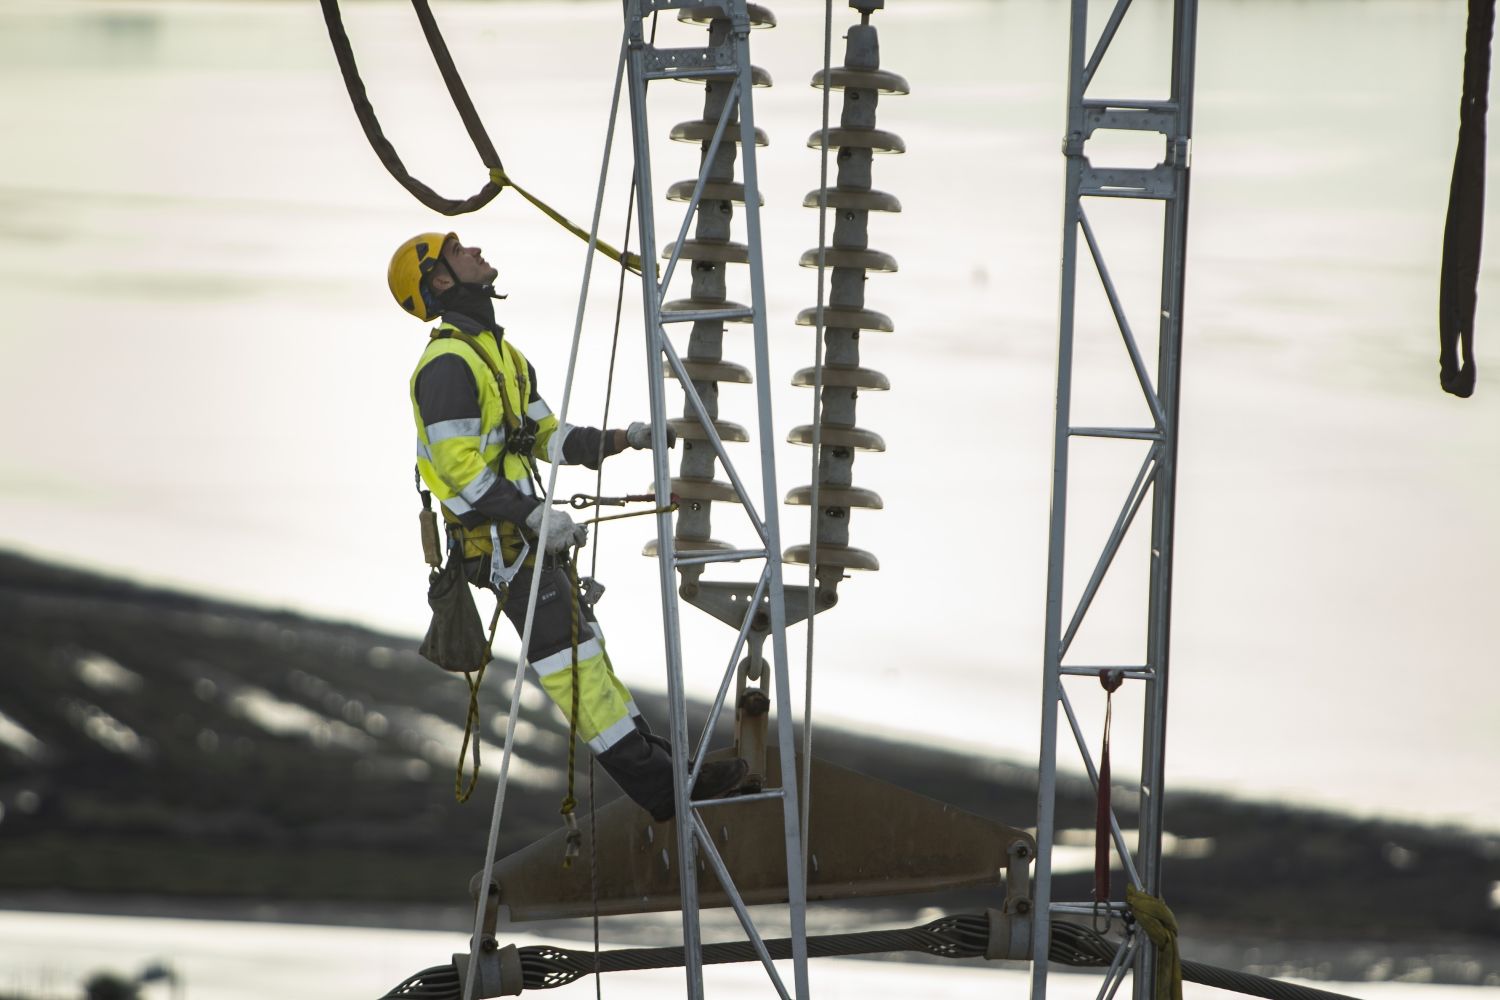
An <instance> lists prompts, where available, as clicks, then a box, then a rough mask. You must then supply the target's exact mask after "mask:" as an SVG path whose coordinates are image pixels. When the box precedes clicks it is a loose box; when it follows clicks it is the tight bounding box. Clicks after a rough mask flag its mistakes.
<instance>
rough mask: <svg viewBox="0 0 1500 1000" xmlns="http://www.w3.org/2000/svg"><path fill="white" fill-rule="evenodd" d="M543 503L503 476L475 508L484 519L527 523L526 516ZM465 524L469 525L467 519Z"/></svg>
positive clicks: (486, 492) (487, 491)
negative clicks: (517, 487)
mask: <svg viewBox="0 0 1500 1000" xmlns="http://www.w3.org/2000/svg"><path fill="white" fill-rule="evenodd" d="M541 503H542V501H541V499H540V498H539V497H532V496H527V495H526V494H525V493H522V492H521V491H520V490H518V489H516V487H515V484H514V483H512V482H511V481H510V480H509V479H505V478H503V477H501V478H497V479H496V480H495V484H494V485H493V486H491V487H490V488H489V489H488V490H486V491H485V493H484V496H482V497H480V498H479V500H478V501H477V502H476V503H475V504H474V510H475V511H478V512H479V514H481V515H482V519H484V520H490V521H510V522H512V523H514V524H525V523H526V516H527V515H528V514H530V513H531V512H532V511H533V510H535V509H536V508H537V507H539V506H540V505H541ZM465 524H466V525H467V524H468V522H467V521H465ZM470 527H472V525H470Z"/></svg>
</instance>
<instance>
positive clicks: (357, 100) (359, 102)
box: [319, 0, 641, 273]
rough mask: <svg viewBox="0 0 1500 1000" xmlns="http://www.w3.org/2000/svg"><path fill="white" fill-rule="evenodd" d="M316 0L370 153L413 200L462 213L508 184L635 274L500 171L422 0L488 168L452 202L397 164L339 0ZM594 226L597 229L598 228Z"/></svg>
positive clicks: (628, 259) (448, 79)
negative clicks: (480, 182)
mask: <svg viewBox="0 0 1500 1000" xmlns="http://www.w3.org/2000/svg"><path fill="white" fill-rule="evenodd" d="M319 2H320V4H321V5H322V8H323V22H324V24H325V25H326V26H327V28H328V39H329V41H330V42H332V43H333V54H334V58H335V59H337V60H338V64H339V73H340V74H341V75H342V76H343V78H344V89H345V90H347V91H348V93H349V101H350V103H351V104H353V106H354V114H355V117H356V118H358V119H359V124H360V128H361V129H363V131H364V133H365V139H366V140H367V141H368V142H369V143H370V148H371V149H373V150H374V151H375V155H376V156H377V157H379V159H380V162H381V164H382V165H383V166H384V167H385V169H386V171H387V172H388V173H389V174H390V175H391V176H392V177H393V178H395V180H396V182H397V183H399V184H400V185H401V186H402V187H404V188H406V190H407V191H409V192H410V193H411V194H412V195H413V196H414V197H415V198H416V199H417V200H418V201H420V202H421V203H422V204H423V205H425V206H427V207H428V208H430V209H432V210H433V211H434V212H439V213H441V214H443V215H450V216H451V215H465V214H467V213H469V212H474V211H478V210H479V209H481V208H483V207H484V206H485V205H488V204H489V203H490V202H491V201H493V200H494V199H495V196H496V195H498V194H499V193H500V192H501V191H503V190H505V189H506V188H507V187H510V188H514V189H515V190H516V193H517V194H519V195H520V196H521V197H522V198H525V199H526V200H527V201H528V202H530V203H531V204H532V205H535V206H536V207H537V208H539V209H541V211H542V212H543V213H544V214H545V215H546V216H547V217H548V218H549V219H551V220H552V221H554V222H556V223H557V224H558V225H560V226H562V227H563V228H564V229H566V230H567V231H568V232H570V233H572V234H573V235H574V236H577V237H578V238H580V239H583V240H587V241H588V243H589V246H590V248H597V249H598V250H599V251H601V252H602V253H604V254H605V255H606V256H608V257H609V258H610V259H611V260H615V261H619V262H621V263H623V264H624V265H625V266H626V267H628V268H630V269H632V270H634V271H635V272H637V273H639V272H640V268H641V259H640V257H638V256H634V255H631V256H622V255H621V253H620V251H618V250H616V249H615V248H614V247H612V246H610V245H609V244H608V243H604V242H602V241H600V240H598V239H597V238H595V237H594V236H593V234H591V233H590V232H589V231H588V230H585V229H583V228H582V227H580V226H578V225H577V224H575V223H573V222H571V221H569V219H568V218H567V217H566V216H564V215H563V214H562V213H561V212H559V211H557V209H555V208H553V207H552V206H551V205H548V204H547V203H546V202H544V201H542V200H541V199H540V198H538V197H536V195H534V194H532V193H531V192H530V191H527V190H526V189H525V188H523V187H521V185H519V184H517V183H516V182H515V180H514V179H513V178H511V177H510V175H509V174H507V173H506V172H505V166H504V165H503V164H502V163H501V162H500V154H499V153H498V152H496V150H495V145H494V143H492V142H491V141H490V137H489V133H488V132H486V131H485V128H484V123H483V122H481V121H480V120H479V113H478V112H477V111H476V110H475V109H474V102H473V101H472V100H471V99H470V98H469V91H468V88H467V87H465V86H464V82H463V78H462V77H461V76H459V73H458V68H457V67H456V66H455V65H454V62H453V55H452V53H450V52H449V51H448V44H447V42H445V41H444V40H443V34H442V32H441V31H440V30H439V29H438V24H437V19H436V18H434V17H433V16H432V8H431V7H430V6H429V5H428V2H427V0H412V8H413V9H414V10H415V11H416V13H417V20H418V21H419V22H420V23H421V25H422V34H423V35H424V36H426V39H427V47H428V49H429V50H430V51H431V52H432V58H433V60H434V61H435V62H436V63H437V67H438V72H439V73H441V74H442V77H443V83H444V85H445V86H446V87H447V88H448V95H449V97H451V98H452V100H453V106H454V109H455V110H456V111H457V112H458V116H459V118H460V119H461V120H462V121H463V124H464V130H465V131H467V132H468V134H469V141H470V142H472V143H473V144H474V151H475V152H477V153H478V154H479V159H480V161H481V162H482V163H483V164H484V166H485V168H486V169H487V170H488V171H489V180H488V181H486V182H485V184H484V186H483V187H481V188H480V189H479V190H478V191H477V192H476V193H474V194H473V195H471V196H469V197H468V198H464V199H462V200H457V199H452V198H444V197H443V196H442V195H440V194H438V193H437V192H436V191H434V190H433V189H432V188H430V187H428V186H427V185H426V184H423V183H422V182H421V181H419V180H417V179H416V178H415V177H413V176H412V175H411V173H410V172H409V171H407V169H406V166H405V165H404V164H403V163H402V162H401V157H400V155H399V154H398V153H397V152H396V148H395V147H394V146H392V145H391V142H390V140H389V139H387V138H386V137H385V133H384V132H383V131H382V130H381V127H380V119H379V118H377V117H376V115H375V107H374V105H372V104H371V103H370V98H369V95H368V94H367V93H366V92H365V85H364V81H363V80H361V79H360V76H359V67H358V65H357V64H356V63H355V61H354V48H353V46H352V45H350V43H349V35H348V33H347V32H346V31H345V30H344V20H343V16H342V15H341V14H340V12H339V0H319ZM595 228H596V230H597V226H596V227H595ZM590 253H592V249H591V250H590Z"/></svg>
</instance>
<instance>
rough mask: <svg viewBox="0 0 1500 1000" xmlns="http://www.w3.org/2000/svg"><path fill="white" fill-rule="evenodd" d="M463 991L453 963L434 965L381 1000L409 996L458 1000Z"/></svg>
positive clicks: (411, 998) (412, 998)
mask: <svg viewBox="0 0 1500 1000" xmlns="http://www.w3.org/2000/svg"><path fill="white" fill-rule="evenodd" d="M462 993H463V983H461V982H459V978H458V970H457V969H455V968H454V967H453V964H452V963H449V964H448V965H434V966H433V967H432V968H430V969H423V970H422V971H421V972H419V973H417V974H416V975H414V976H411V977H409V978H407V979H405V980H403V981H402V983H401V984H400V985H399V986H397V987H396V988H395V989H393V990H391V991H390V992H389V993H387V994H386V995H385V996H383V997H381V998H380V1000H393V998H396V997H407V998H409V1000H458V998H459V997H460V996H461V995H462Z"/></svg>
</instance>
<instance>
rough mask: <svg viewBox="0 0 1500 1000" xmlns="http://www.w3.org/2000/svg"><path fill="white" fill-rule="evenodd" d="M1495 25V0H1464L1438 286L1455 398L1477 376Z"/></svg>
mask: <svg viewBox="0 0 1500 1000" xmlns="http://www.w3.org/2000/svg"><path fill="white" fill-rule="evenodd" d="M1494 28H1495V0H1469V21H1468V28H1467V31H1466V32H1465V36H1464V84H1463V98H1462V99H1461V101H1460V103H1459V110H1458V150H1457V152H1456V153H1455V154H1454V157H1453V180H1452V182H1451V184H1450V185H1449V188H1448V218H1447V221H1446V223H1445V225H1444V227H1443V270H1442V277H1441V279H1440V281H1439V290H1438V365H1439V371H1438V378H1439V381H1440V382H1441V383H1442V386H1443V390H1444V391H1445V392H1450V393H1452V394H1453V395H1455V396H1460V397H1467V396H1470V395H1472V394H1473V392H1474V381H1475V375H1476V368H1475V364H1474V308H1475V305H1476V303H1477V300H1478V284H1479V252H1480V248H1481V245H1482V244H1483V235H1484V146H1485V125H1484V119H1485V112H1486V111H1487V110H1488V108H1489V97H1488V93H1489V87H1490V37H1491V35H1492V34H1493V33H1494ZM1460 355H1461V356H1460Z"/></svg>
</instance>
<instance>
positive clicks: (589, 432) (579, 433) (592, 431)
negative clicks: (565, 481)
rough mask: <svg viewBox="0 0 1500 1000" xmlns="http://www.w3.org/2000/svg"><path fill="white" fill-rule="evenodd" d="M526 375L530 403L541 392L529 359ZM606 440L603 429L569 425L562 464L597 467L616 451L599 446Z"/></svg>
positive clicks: (536, 400)
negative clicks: (528, 381) (529, 383)
mask: <svg viewBox="0 0 1500 1000" xmlns="http://www.w3.org/2000/svg"><path fill="white" fill-rule="evenodd" d="M526 368H527V375H528V377H529V379H530V381H531V399H530V400H528V402H530V403H535V402H539V401H540V400H541V398H542V394H541V392H540V391H539V390H538V389H537V387H536V366H535V365H533V364H532V363H531V362H530V361H528V362H526ZM605 442H606V438H605V435H604V431H602V430H600V429H599V428H597V427H578V426H573V425H570V429H569V431H568V436H567V437H565V438H563V443H562V460H563V464H564V465H581V466H583V467H584V468H587V469H596V470H597V469H598V468H599V463H600V462H601V461H602V460H603V459H606V458H608V457H609V456H611V455H615V454H618V452H613V451H604V452H601V451H600V448H601V446H603V445H604V444H605Z"/></svg>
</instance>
